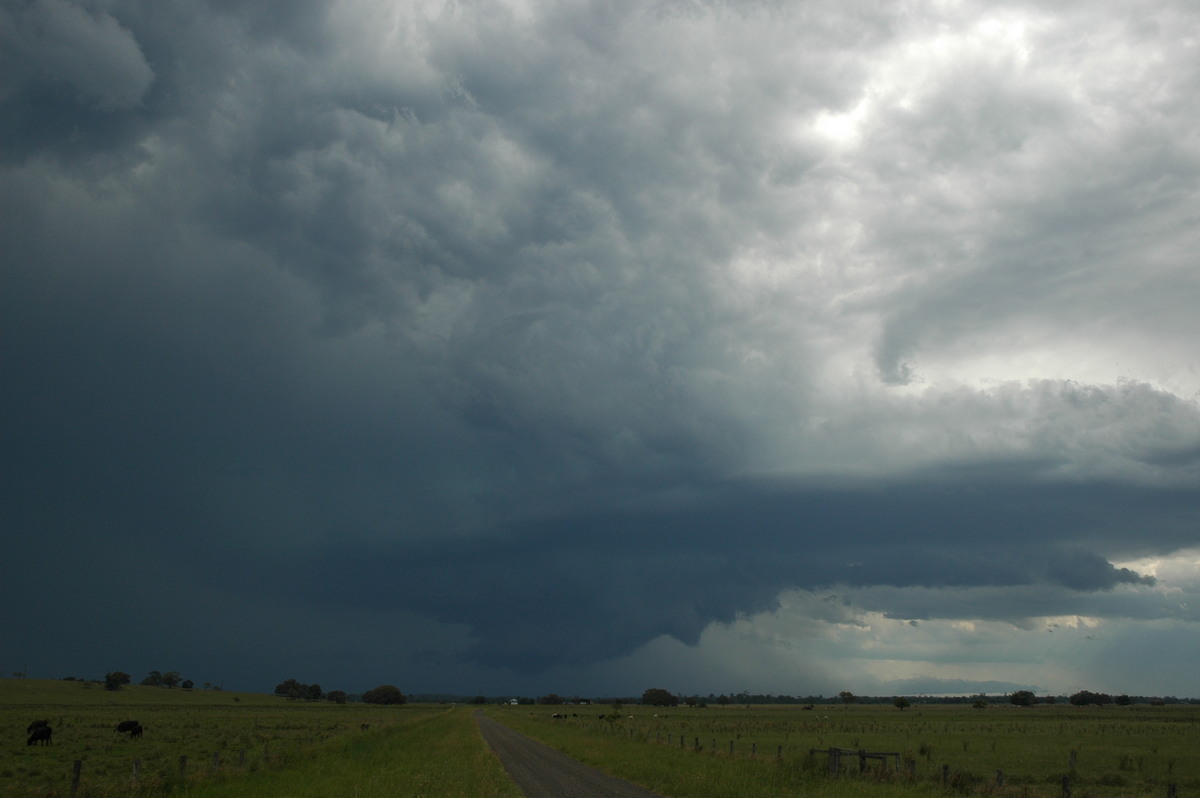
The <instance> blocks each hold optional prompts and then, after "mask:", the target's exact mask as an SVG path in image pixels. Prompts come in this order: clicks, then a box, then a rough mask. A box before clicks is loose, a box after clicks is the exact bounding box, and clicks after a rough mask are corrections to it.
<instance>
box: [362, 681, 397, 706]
mask: <svg viewBox="0 0 1200 798" xmlns="http://www.w3.org/2000/svg"><path fill="white" fill-rule="evenodd" d="M362 700H363V701H365V702H366V703H368V704H403V703H404V702H405V701H406V700H408V699H406V698H405V697H404V693H402V692H400V688H398V687H395V686H393V685H390V684H381V685H380V686H379V687H376V688H374V689H371V690H368V691H367V692H365V693H363V697H362Z"/></svg>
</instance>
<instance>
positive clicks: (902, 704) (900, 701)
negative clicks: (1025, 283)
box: [892, 696, 912, 712]
mask: <svg viewBox="0 0 1200 798" xmlns="http://www.w3.org/2000/svg"><path fill="white" fill-rule="evenodd" d="M892 706H894V707H895V708H896V709H898V710H900V711H901V712H903V711H904V710H906V709H908V708H909V707H910V706H912V705H911V704H910V703H909V701H908V699H907V698H905V697H904V696H898V697H897V698H896V700H895V701H893V702H892Z"/></svg>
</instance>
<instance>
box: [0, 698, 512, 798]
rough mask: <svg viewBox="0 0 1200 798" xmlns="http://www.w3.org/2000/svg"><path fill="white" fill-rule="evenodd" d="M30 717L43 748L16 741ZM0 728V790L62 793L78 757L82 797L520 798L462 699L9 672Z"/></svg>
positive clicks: (19, 794) (9, 796) (17, 795)
mask: <svg viewBox="0 0 1200 798" xmlns="http://www.w3.org/2000/svg"><path fill="white" fill-rule="evenodd" d="M127 719H135V720H138V721H139V722H141V724H142V725H143V727H144V728H145V732H144V735H143V737H142V739H140V740H132V739H130V738H128V737H127V736H126V735H123V734H118V733H117V732H116V731H115V730H114V729H115V727H116V725H117V724H118V723H119V722H121V721H123V720H127ZM33 720H47V721H49V723H50V725H51V727H52V728H53V729H54V733H53V744H52V745H50V746H47V747H43V746H28V745H26V734H25V728H26V726H27V725H28V724H29V723H30V722H31V721H33ZM364 724H366V725H367V726H369V728H367V729H365V730H364V729H363V725H364ZM0 729H3V730H4V732H3V738H2V744H0V796H2V797H3V798H33V796H39V798H49V797H51V796H68V795H71V794H72V782H73V781H74V779H75V775H74V768H75V765H74V763H75V762H76V761H78V762H80V763H81V767H80V774H79V783H78V787H77V788H76V791H75V793H74V794H75V795H76V796H79V797H80V798H88V797H89V796H118V795H165V794H172V795H189V796H212V797H213V798H216V797H217V796H262V795H271V796H328V795H354V796H360V797H361V798H372V796H389V797H390V796H396V795H406V796H421V795H426V796H464V797H465V796H484V798H490V797H491V796H496V797H497V798H505V797H506V796H517V795H519V793H518V792H517V791H516V789H515V788H514V787H512V785H511V783H510V782H509V781H508V779H507V776H506V775H505V774H504V772H503V769H502V768H501V767H500V764H499V762H498V761H497V760H496V758H495V757H494V756H492V755H491V753H490V751H488V749H487V747H486V745H485V744H484V742H483V740H482V739H481V738H480V736H479V734H478V731H477V729H476V727H475V723H474V721H473V720H472V719H471V717H470V709H469V708H467V707H446V706H434V705H415V706H402V707H379V706H370V705H366V704H346V705H344V706H338V705H336V704H330V703H328V702H313V703H309V702H289V701H287V700H285V699H282V698H279V697H276V696H266V695H255V694H236V693H225V692H209V691H185V690H182V689H179V688H175V689H171V690H168V689H165V688H161V687H140V686H128V687H124V688H122V689H121V690H119V691H116V692H108V691H106V690H104V689H103V687H102V686H100V685H93V684H87V683H84V682H58V681H38V680H26V679H21V680H12V679H9V680H0ZM184 757H186V759H183V758H184ZM135 762H137V763H138V772H137V777H136V781H135V777H134V763H135Z"/></svg>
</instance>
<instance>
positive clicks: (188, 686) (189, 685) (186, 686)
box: [179, 679, 196, 690]
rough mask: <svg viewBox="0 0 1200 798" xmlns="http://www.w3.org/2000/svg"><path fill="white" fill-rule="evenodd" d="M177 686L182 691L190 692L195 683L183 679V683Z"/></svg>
mask: <svg viewBox="0 0 1200 798" xmlns="http://www.w3.org/2000/svg"><path fill="white" fill-rule="evenodd" d="M179 686H180V687H182V688H183V689H184V690H191V689H192V688H193V687H195V686H196V683H195V682H193V681H192V680H191V679H184V680H183V683H182V684H180V685H179Z"/></svg>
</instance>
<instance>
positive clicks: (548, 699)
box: [538, 693, 563, 705]
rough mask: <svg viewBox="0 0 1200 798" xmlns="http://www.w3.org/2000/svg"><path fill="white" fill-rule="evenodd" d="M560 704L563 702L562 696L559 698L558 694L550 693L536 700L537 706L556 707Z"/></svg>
mask: <svg viewBox="0 0 1200 798" xmlns="http://www.w3.org/2000/svg"><path fill="white" fill-rule="evenodd" d="M562 702H563V700H562V696H560V695H559V694H558V693H550V694H549V695H544V696H542V697H541V698H539V699H538V703H539V704H546V705H558V704H561V703H562Z"/></svg>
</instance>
